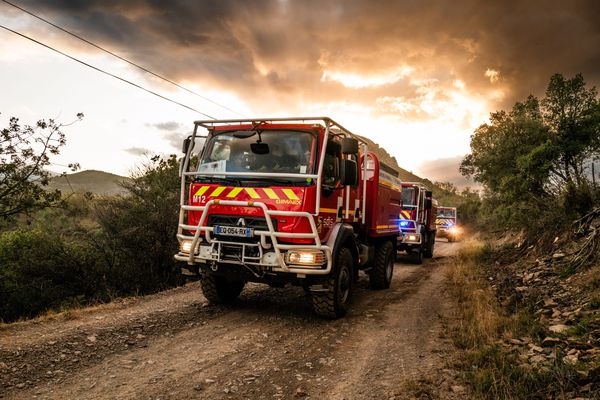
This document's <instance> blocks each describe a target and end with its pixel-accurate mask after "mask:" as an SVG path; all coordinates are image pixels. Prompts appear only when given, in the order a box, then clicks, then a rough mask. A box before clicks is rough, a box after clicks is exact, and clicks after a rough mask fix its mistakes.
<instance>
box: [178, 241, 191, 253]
mask: <svg viewBox="0 0 600 400" xmlns="http://www.w3.org/2000/svg"><path fill="white" fill-rule="evenodd" d="M179 250H180V251H181V252H182V253H187V254H190V252H191V251H192V241H191V240H182V241H181V242H179Z"/></svg>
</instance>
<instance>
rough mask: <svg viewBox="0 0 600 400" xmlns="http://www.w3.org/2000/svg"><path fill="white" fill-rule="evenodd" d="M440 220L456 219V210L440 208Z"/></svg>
mask: <svg viewBox="0 0 600 400" xmlns="http://www.w3.org/2000/svg"><path fill="white" fill-rule="evenodd" d="M437 216H438V218H454V217H456V210H455V209H453V208H439V207H438V214H437Z"/></svg>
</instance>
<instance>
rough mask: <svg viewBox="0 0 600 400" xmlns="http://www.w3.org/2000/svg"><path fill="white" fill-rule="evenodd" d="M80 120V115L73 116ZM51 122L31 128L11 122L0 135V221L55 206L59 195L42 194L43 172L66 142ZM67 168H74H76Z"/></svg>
mask: <svg viewBox="0 0 600 400" xmlns="http://www.w3.org/2000/svg"><path fill="white" fill-rule="evenodd" d="M77 118H78V119H79V120H80V119H82V118H83V114H82V113H79V114H77ZM63 126H66V125H60V124H57V123H56V122H55V121H54V120H52V119H50V120H48V121H45V120H40V121H38V122H37V123H36V125H35V126H29V125H24V126H22V125H20V124H19V120H18V118H15V117H13V118H11V119H10V122H9V125H8V128H4V129H2V131H0V220H6V219H9V218H11V217H13V216H15V215H17V214H21V213H25V212H27V211H30V210H34V209H40V208H44V207H48V206H50V205H53V204H55V203H56V202H57V201H58V200H59V199H60V191H58V190H55V191H46V190H44V187H45V186H47V185H48V183H49V173H48V171H46V170H45V169H44V168H45V167H46V166H48V165H49V164H50V156H51V155H56V154H58V153H59V152H60V148H61V147H62V146H64V145H65V143H66V139H65V135H64V133H62V132H61V130H60V129H61V128H62V127H63ZM69 167H71V168H72V169H73V168H75V169H76V168H78V164H70V165H69Z"/></svg>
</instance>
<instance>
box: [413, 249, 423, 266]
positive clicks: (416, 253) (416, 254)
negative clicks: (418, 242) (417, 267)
mask: <svg viewBox="0 0 600 400" xmlns="http://www.w3.org/2000/svg"><path fill="white" fill-rule="evenodd" d="M412 260H413V262H414V263H415V264H423V249H422V248H421V246H419V248H417V249H415V250H413V251H412Z"/></svg>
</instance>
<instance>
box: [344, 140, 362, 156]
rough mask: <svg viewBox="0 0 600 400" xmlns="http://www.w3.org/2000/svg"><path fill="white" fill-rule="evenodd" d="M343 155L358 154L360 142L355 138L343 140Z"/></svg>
mask: <svg viewBox="0 0 600 400" xmlns="http://www.w3.org/2000/svg"><path fill="white" fill-rule="evenodd" d="M342 153H343V154H358V140H356V139H354V138H349V137H347V138H343V139H342Z"/></svg>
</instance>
